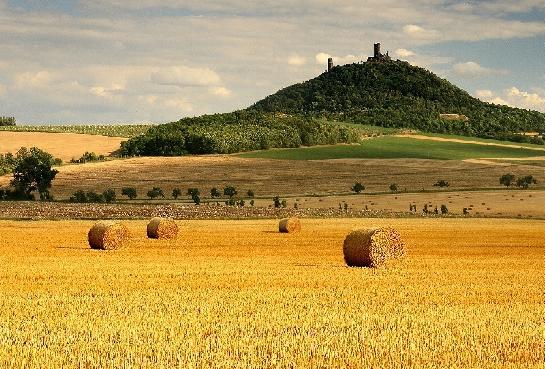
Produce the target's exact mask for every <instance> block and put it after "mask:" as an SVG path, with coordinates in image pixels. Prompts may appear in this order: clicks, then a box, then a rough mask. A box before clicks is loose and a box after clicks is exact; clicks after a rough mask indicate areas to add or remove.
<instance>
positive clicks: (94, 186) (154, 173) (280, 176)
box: [0, 155, 545, 199]
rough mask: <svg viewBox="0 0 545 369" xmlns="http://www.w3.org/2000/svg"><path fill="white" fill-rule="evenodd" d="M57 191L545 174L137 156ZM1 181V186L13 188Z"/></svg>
mask: <svg viewBox="0 0 545 369" xmlns="http://www.w3.org/2000/svg"><path fill="white" fill-rule="evenodd" d="M59 170H60V173H59V174H58V175H57V177H56V178H55V181H54V182H53V188H52V193H53V195H54V196H55V197H56V198H58V199H67V198H69V197H70V196H71V195H72V194H73V193H74V192H75V191H77V190H79V189H82V190H85V191H100V192H102V191H104V190H105V189H106V188H109V187H112V188H114V189H117V190H118V194H120V189H121V188H122V187H125V186H134V187H136V188H137V190H138V195H139V198H145V193H146V192H147V191H148V190H149V189H151V188H152V187H154V186H160V187H162V188H163V190H164V191H165V194H166V195H167V196H168V195H170V193H171V192H172V189H173V188H175V187H179V188H182V189H184V192H185V189H187V188H191V187H195V188H198V189H199V190H200V191H201V193H202V194H203V196H205V197H206V196H208V195H209V191H210V189H211V188H212V187H218V188H223V187H224V186H227V185H232V186H235V187H236V188H237V189H238V190H239V192H241V191H242V193H245V192H246V191H247V190H248V189H252V190H254V191H255V194H256V196H264V195H267V196H275V195H282V196H286V195H290V194H292V195H303V194H315V193H319V194H335V193H339V192H341V193H346V192H350V188H351V187H352V186H353V185H354V183H355V182H356V181H361V182H362V183H364V184H365V186H366V192H369V191H371V192H373V191H388V186H389V185H390V184H391V183H397V184H398V186H399V188H400V190H404V189H405V188H407V189H408V190H409V191H415V190H416V191H420V190H421V189H423V188H424V189H427V190H429V189H434V187H433V184H434V183H435V182H436V181H437V180H439V179H445V180H447V181H449V182H450V184H451V187H450V188H451V189H472V188H482V187H492V188H497V187H499V182H498V178H499V177H500V176H501V175H503V174H505V173H506V172H511V173H513V174H515V175H527V174H533V175H534V177H536V178H537V180H538V182H539V183H545V173H543V170H541V169H540V168H536V167H529V166H526V165H516V164H512V165H510V166H509V167H494V166H490V165H486V164H474V163H464V162H461V161H454V160H449V161H444V160H419V159H386V160H381V159H370V160H361V159H343V160H324V161H300V160H295V161H283V160H266V159H244V158H239V157H234V156H219V155H218V156H201V157H175V158H133V159H127V160H113V161H107V162H101V163H89V164H84V165H70V166H65V167H61V168H59ZM8 182H9V177H3V178H2V179H1V181H0V184H2V183H4V184H7V183H8Z"/></svg>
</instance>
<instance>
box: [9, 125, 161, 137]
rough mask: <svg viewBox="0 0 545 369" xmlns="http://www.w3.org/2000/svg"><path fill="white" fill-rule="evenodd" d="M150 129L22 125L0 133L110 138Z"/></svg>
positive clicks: (147, 126)
mask: <svg viewBox="0 0 545 369" xmlns="http://www.w3.org/2000/svg"><path fill="white" fill-rule="evenodd" d="M150 127H152V125H148V124H117V125H114V124H112V125H109V124H80V125H78V124H72V125H54V124H51V125H37V126H34V125H22V126H0V131H14V132H52V133H80V134H87V135H101V136H110V137H126V138H130V137H135V136H138V135H141V134H143V133H146V131H147V130H148V129H149V128H150Z"/></svg>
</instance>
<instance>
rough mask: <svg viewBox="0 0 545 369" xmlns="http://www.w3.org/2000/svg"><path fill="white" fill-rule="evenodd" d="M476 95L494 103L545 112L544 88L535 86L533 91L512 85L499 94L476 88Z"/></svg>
mask: <svg viewBox="0 0 545 369" xmlns="http://www.w3.org/2000/svg"><path fill="white" fill-rule="evenodd" d="M476 96H477V97H479V98H481V99H482V100H484V101H488V102H491V103H494V104H500V105H509V106H513V107H517V108H524V109H531V110H537V111H541V112H545V90H543V89H538V88H536V89H535V91H532V92H528V91H521V90H520V89H519V88H517V87H514V86H513V87H511V88H509V89H506V90H503V91H502V92H501V93H500V94H495V93H494V92H492V91H491V90H478V91H476Z"/></svg>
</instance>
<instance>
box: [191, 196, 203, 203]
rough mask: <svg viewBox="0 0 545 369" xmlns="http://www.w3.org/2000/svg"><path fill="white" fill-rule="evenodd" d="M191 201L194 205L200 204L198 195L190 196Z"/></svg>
mask: <svg viewBox="0 0 545 369" xmlns="http://www.w3.org/2000/svg"><path fill="white" fill-rule="evenodd" d="M191 200H193V202H194V203H195V205H200V204H201V197H200V196H199V195H198V194H193V195H191Z"/></svg>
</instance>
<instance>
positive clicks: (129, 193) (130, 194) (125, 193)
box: [121, 187, 137, 200]
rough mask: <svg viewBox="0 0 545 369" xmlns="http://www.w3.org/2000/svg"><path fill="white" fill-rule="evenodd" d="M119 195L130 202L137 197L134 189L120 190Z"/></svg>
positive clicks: (125, 188)
mask: <svg viewBox="0 0 545 369" xmlns="http://www.w3.org/2000/svg"><path fill="white" fill-rule="evenodd" d="M121 195H123V196H127V197H128V198H129V199H130V200H134V199H136V197H137V193H136V188H134V187H123V188H122V189H121Z"/></svg>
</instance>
